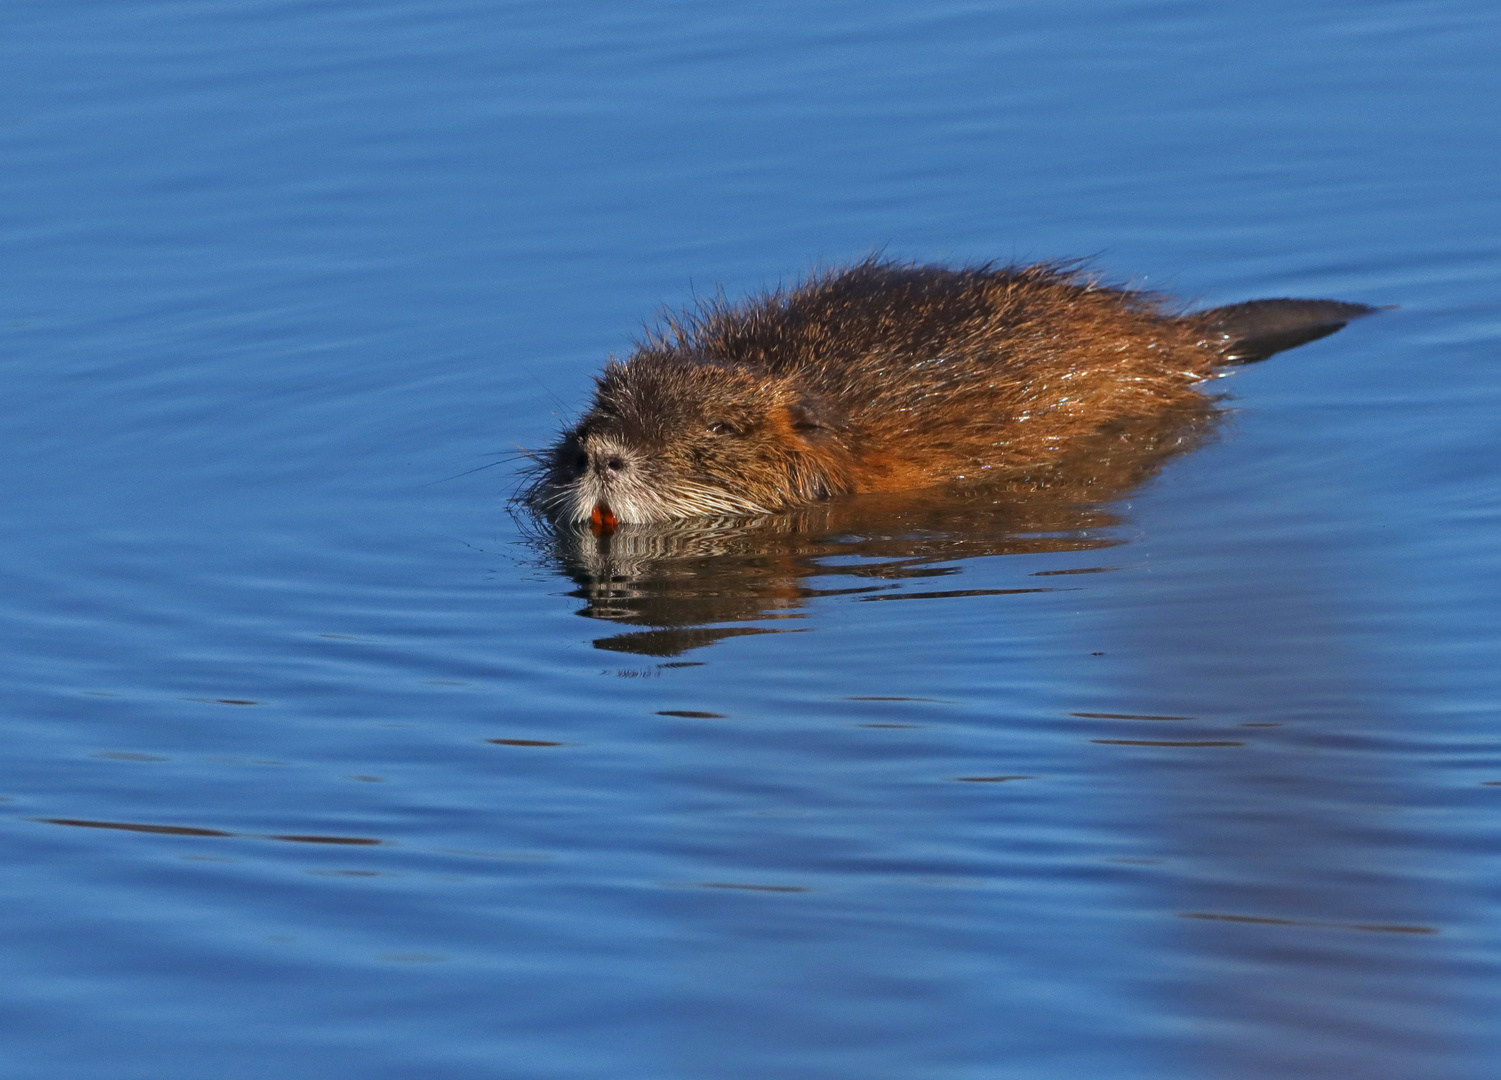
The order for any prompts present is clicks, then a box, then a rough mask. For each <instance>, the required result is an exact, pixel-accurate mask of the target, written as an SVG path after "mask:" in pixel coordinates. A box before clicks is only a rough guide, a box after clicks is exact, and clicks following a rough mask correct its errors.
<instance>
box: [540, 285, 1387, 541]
mask: <svg viewBox="0 0 1501 1080" xmlns="http://www.w3.org/2000/svg"><path fill="white" fill-rule="evenodd" d="M1310 308H1311V309H1316V310H1317V311H1318V312H1320V313H1322V314H1323V316H1324V318H1323V319H1322V321H1316V320H1310V319H1309V318H1308V317H1306V316H1304V315H1302V314H1300V313H1302V312H1304V310H1305V309H1310ZM1367 310H1370V309H1365V308H1361V307H1359V306H1358V305H1340V304H1337V303H1335V302H1332V301H1257V302H1254V303H1252V304H1247V305H1237V306H1236V307H1235V308H1223V309H1218V310H1217V311H1214V312H1205V313H1201V314H1199V315H1187V316H1183V315H1178V314H1176V313H1173V312H1171V311H1169V310H1167V309H1166V308H1165V306H1164V304H1163V302H1162V301H1161V300H1160V299H1159V298H1157V297H1155V296H1153V295H1150V294H1146V293H1142V292H1135V291H1131V290H1128V289H1118V288H1106V287H1103V286H1100V285H1098V284H1097V283H1095V282H1094V281H1092V280H1090V279H1088V278H1085V277H1084V276H1083V275H1081V274H1080V273H1078V272H1076V271H1075V270H1073V269H1071V268H1068V267H1063V266H1058V265H1047V264H1045V265H1039V266H1030V267H1025V268H1015V267H1006V268H994V267H989V266H982V267H975V268H970V269H959V270H952V269H945V268H940V267H922V266H912V265H907V264H901V263H893V262H885V261H879V260H870V261H867V262H864V263H861V264H859V265H856V266H854V267H850V268H848V269H844V270H839V271H834V272H829V273H825V274H821V275H818V276H815V277H814V278H812V279H811V280H809V281H807V282H805V283H804V284H801V285H799V286H797V287H795V288H792V289H787V290H779V291H777V292H773V293H771V294H769V295H766V296H763V297H761V298H758V299H755V300H752V301H749V302H747V303H744V304H730V303H727V302H724V301H720V302H717V303H714V304H711V305H708V306H707V307H705V308H703V309H701V310H699V311H697V312H695V313H692V314H689V315H684V316H678V317H672V318H669V319H668V320H667V321H666V323H665V325H664V326H663V327H661V328H660V329H658V330H655V331H653V332H652V333H651V334H650V336H649V337H648V338H647V339H646V340H645V341H644V342H643V343H642V344H641V345H640V346H639V347H638V348H637V350H636V352H635V353H634V354H633V355H632V356H631V357H630V358H629V359H628V360H627V361H625V362H624V363H620V362H614V361H612V362H611V363H610V364H609V365H608V366H607V367H606V368H605V370H604V372H603V374H602V375H601V376H600V377H599V378H598V380H597V388H596V392H595V397H594V401H593V403H592V405H591V407H590V408H589V410H588V411H587V412H586V413H585V414H584V416H583V417H582V418H581V419H580V421H579V422H578V424H577V425H576V426H575V427H574V428H573V429H572V430H570V431H568V432H566V433H565V434H564V436H563V438H562V440H561V441H560V442H559V443H558V444H557V445H556V446H555V447H554V448H553V449H552V450H551V451H550V452H549V454H548V455H547V458H546V460H545V462H544V463H543V465H542V468H541V470H540V471H539V475H538V477H537V478H536V480H535V481H534V483H533V485H532V487H531V488H530V490H529V492H528V499H529V501H530V502H531V503H532V505H533V506H535V507H537V508H538V509H540V510H542V511H543V512H544V513H547V514H549V515H551V516H553V517H555V518H557V519H560V520H567V521H583V520H587V519H589V518H590V516H591V514H593V515H594V517H595V520H596V521H598V520H600V515H601V513H602V514H603V516H604V519H605V520H606V521H612V519H614V518H618V519H619V520H620V521H622V522H651V521H663V520H668V519H672V518H680V517H688V516H694V515H705V514H707V515H734V514H755V513H763V512H772V511H778V510H782V509H785V508H789V507H794V506H800V505H807V504H810V503H813V502H817V501H819V500H822V499H826V498H829V497H830V496H834V495H843V494H854V493H861V492H895V491H909V490H913V489H918V488H924V487H929V486H932V485H935V484H940V483H944V482H948V481H956V480H958V481H978V480H987V481H989V480H995V481H1000V482H1015V481H1018V480H1024V479H1026V478H1027V477H1029V476H1032V475H1034V474H1039V473H1045V472H1047V471H1048V470H1050V469H1055V468H1056V467H1057V466H1059V464H1060V463H1062V462H1063V461H1065V460H1066V459H1067V458H1068V457H1069V455H1070V454H1071V453H1076V452H1077V450H1078V449H1079V448H1080V447H1081V446H1084V445H1086V444H1088V443H1091V442H1093V441H1096V440H1094V439H1092V438H1091V437H1092V436H1096V435H1097V434H1099V433H1101V432H1102V430H1106V429H1108V427H1109V426H1110V425H1112V424H1116V425H1119V424H1122V423H1128V422H1129V421H1131V420H1132V418H1139V417H1149V416H1153V415H1158V414H1163V413H1168V412H1171V411H1174V410H1179V409H1187V410H1190V411H1194V410H1198V409H1202V408H1203V407H1204V405H1205V403H1206V398H1205V396H1204V395H1203V394H1202V393H1201V392H1200V391H1199V390H1197V389H1196V386H1197V385H1198V384H1199V383H1201V382H1202V381H1203V380H1205V379H1207V378H1209V377H1211V376H1212V375H1213V374H1214V370H1215V368H1216V366H1218V365H1222V364H1225V363H1229V362H1233V361H1236V360H1241V359H1247V358H1254V357H1253V356H1252V355H1251V353H1250V352H1247V351H1244V350H1242V351H1239V352H1238V351H1237V346H1239V345H1242V344H1243V343H1244V340H1245V335H1244V334H1242V333H1240V331H1241V330H1242V329H1244V326H1243V324H1247V325H1249V324H1250V323H1257V324H1258V325H1259V324H1263V323H1266V322H1267V318H1268V317H1267V314H1266V312H1268V311H1272V312H1273V313H1275V314H1277V315H1278V316H1279V317H1280V318H1281V320H1282V321H1280V322H1278V323H1277V324H1276V329H1277V330H1278V331H1279V332H1280V333H1282V334H1283V337H1282V338H1279V339H1278V341H1280V342H1281V343H1280V344H1277V345H1274V346H1271V347H1270V349H1269V350H1267V351H1275V349H1277V348H1286V347H1289V344H1297V343H1298V342H1299V341H1301V340H1310V339H1311V338H1312V337H1316V336H1321V335H1322V334H1323V333H1330V332H1332V330H1333V329H1337V328H1338V326H1341V325H1343V321H1344V320H1348V319H1349V318H1352V317H1355V316H1356V315H1358V314H1364V313H1365V312H1366V311H1367ZM1289 311H1291V312H1292V317H1293V322H1294V323H1295V324H1296V325H1294V327H1293V330H1294V332H1295V333H1296V332H1300V331H1307V327H1308V326H1314V329H1313V330H1311V331H1307V332H1303V333H1302V336H1301V337H1300V338H1297V339H1296V340H1293V339H1292V338H1290V337H1288V335H1287V333H1286V324H1287V321H1288V318H1289V316H1288V312H1289ZM1330 311H1333V312H1334V314H1335V316H1340V321H1332V320H1333V317H1332V316H1330V315H1329V312H1330ZM1247 313H1249V314H1247ZM1315 323H1316V325H1315ZM612 523H613V522H612Z"/></svg>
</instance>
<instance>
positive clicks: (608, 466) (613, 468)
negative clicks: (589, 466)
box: [594, 454, 626, 477]
mask: <svg viewBox="0 0 1501 1080" xmlns="http://www.w3.org/2000/svg"><path fill="white" fill-rule="evenodd" d="M594 467H595V469H596V470H597V471H598V472H599V474H600V475H601V476H606V477H609V476H619V475H620V474H621V473H623V472H625V470H626V461H625V458H623V457H621V456H620V455H619V454H609V455H605V456H602V457H600V458H598V459H596V461H595V464H594Z"/></svg>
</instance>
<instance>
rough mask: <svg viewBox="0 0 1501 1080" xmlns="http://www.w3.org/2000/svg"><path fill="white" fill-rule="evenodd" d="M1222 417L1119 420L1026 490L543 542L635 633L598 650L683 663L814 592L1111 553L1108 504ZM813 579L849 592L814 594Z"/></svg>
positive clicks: (592, 598) (886, 592) (591, 613)
mask: <svg viewBox="0 0 1501 1080" xmlns="http://www.w3.org/2000/svg"><path fill="white" fill-rule="evenodd" d="M1218 419H1219V413H1218V411H1217V410H1216V408H1215V406H1214V404H1213V402H1211V401H1210V400H1209V399H1207V398H1206V399H1204V400H1203V402H1202V405H1201V406H1199V407H1194V408H1188V409H1182V410H1178V411H1174V412H1170V413H1165V414H1161V415H1158V416H1155V417H1150V418H1145V419H1137V420H1133V421H1129V422H1123V423H1120V424H1116V425H1112V426H1110V427H1109V428H1108V429H1105V430H1102V431H1101V432H1100V433H1099V434H1098V436H1097V437H1095V438H1094V439H1092V440H1090V441H1088V442H1087V443H1083V444H1080V445H1079V446H1078V447H1076V448H1075V451H1074V452H1073V453H1072V454H1071V455H1070V456H1069V457H1068V458H1067V459H1066V460H1064V461H1063V462H1062V463H1061V464H1059V465H1058V466H1056V467H1054V468H1053V469H1051V470H1049V471H1048V472H1046V473H1041V474H1039V475H1036V476H1033V477H1030V478H1028V480H1026V481H1024V482H1012V483H1008V484H992V485H987V484H984V483H983V482H981V483H958V484H954V485H951V486H949V487H946V488H941V489H932V490H927V491H921V492H913V493H905V494H901V495H879V496H877V495H865V496H858V497H851V498H844V499H836V500H832V501H830V502H827V503H822V504H819V505H817V506H812V507H807V508H803V509H800V510H797V511H792V512H788V513H784V514H777V515H770V516H766V517H760V518H754V519H744V518H739V519H723V520H719V519H715V520H707V519H694V520H689V521H682V522H672V523H668V524H663V525H623V526H621V527H620V528H619V530H618V531H616V532H615V533H614V534H613V535H608V536H595V535H594V533H593V532H591V531H590V529H589V527H588V526H587V525H571V526H562V527H559V528H556V529H545V530H543V531H541V532H540V533H539V534H538V536H537V541H536V542H537V544H538V546H539V547H541V548H542V550H543V551H544V552H545V553H546V558H547V559H548V561H550V562H551V563H552V564H553V565H555V566H557V567H558V568H559V569H561V570H562V572H563V573H565V574H566V575H567V576H568V577H570V578H571V579H572V580H573V581H574V582H576V583H577V585H578V589H577V590H576V591H575V592H573V593H572V594H571V595H572V596H575V597H577V598H578V599H580V600H582V601H584V605H583V607H582V608H580V610H579V612H578V613H579V614H580V615H583V616H584V617H586V618H590V619H600V620H602V621H606V622H611V623H615V624H618V625H621V626H622V627H632V628H635V629H630V630H622V631H621V632H619V633H614V634H609V635H606V636H603V637H600V638H597V639H596V640H595V641H594V646H595V648H598V649H604V650H607V651H611V652H627V653H637V654H641V655H645V656H680V655H682V654H683V653H686V652H689V651H691V650H693V649H698V648H702V647H704V646H706V645H712V644H714V643H715V642H717V641H722V640H724V639H726V638H730V637H739V636H744V635H748V634H773V633H795V632H797V631H798V627H796V626H795V625H788V623H790V622H791V621H792V620H796V619H797V618H798V617H799V614H798V613H799V612H800V610H801V609H802V608H803V607H804V605H805V604H806V603H807V601H808V600H810V599H813V598H815V597H820V596H840V595H860V594H865V599H868V600H872V601H875V600H896V599H908V600H915V599H927V598H936V597H952V596H961V595H973V593H974V590H959V591H953V590H948V591H945V590H933V589H929V590H923V591H921V592H895V591H893V590H895V589H896V588H897V583H898V582H901V581H907V580H911V579H914V578H935V579H936V578H942V577H945V576H948V575H951V574H955V573H957V572H958V570H957V569H956V568H955V567H952V566H946V565H940V564H944V563H951V562H953V561H954V560H957V559H967V558H973V557H976V556H982V555H1018V554H1039V553H1045V552H1062V551H1090V550H1095V549H1099V548H1106V547H1112V546H1114V545H1116V544H1118V543H1120V541H1119V539H1118V538H1116V537H1114V536H1113V535H1111V533H1110V530H1111V528H1112V527H1113V526H1115V525H1117V524H1119V522H1120V519H1119V517H1118V516H1117V515H1116V514H1115V513H1114V512H1113V511H1112V510H1111V509H1110V508H1109V506H1108V504H1109V503H1111V502H1112V501H1115V500H1118V499H1121V498H1123V497H1125V496H1126V495H1128V494H1130V493H1131V491H1133V490H1134V489H1136V488H1137V487H1139V486H1140V485H1141V484H1143V483H1145V482H1146V481H1147V480H1149V479H1151V478H1152V477H1153V476H1155V475H1156V473H1157V472H1158V471H1159V470H1160V469H1161V468H1162V467H1163V465H1165V464H1166V463H1167V462H1168V461H1169V460H1171V459H1172V458H1174V457H1176V456H1178V455H1179V454H1183V453H1186V452H1188V451H1190V450H1192V449H1194V448H1195V447H1197V446H1199V445H1201V444H1202V443H1203V442H1204V441H1205V440H1206V438H1208V437H1210V436H1211V434H1212V433H1213V431H1214V429H1215V427H1216V424H1217V421H1218ZM813 578H819V579H823V580H825V581H827V580H828V579H830V578H844V579H847V581H848V584H847V585H844V586H842V587H836V588H830V587H827V586H824V587H814V586H812V585H810V584H809V580H810V579H813ZM1067 587H1069V586H1068V583H1067V582H1064V581H1060V582H1058V583H1057V584H1052V583H1047V584H1039V586H1038V587H1037V588H1035V589H1024V590H1006V591H1007V592H1048V591H1054V590H1056V589H1063V588H1067ZM783 620H786V622H782V624H781V625H769V626H768V625H757V626H748V625H746V624H747V623H761V624H764V623H767V622H771V623H773V624H776V623H778V622H781V621H783Z"/></svg>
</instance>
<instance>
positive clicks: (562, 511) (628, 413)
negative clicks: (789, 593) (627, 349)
mask: <svg viewBox="0 0 1501 1080" xmlns="http://www.w3.org/2000/svg"><path fill="white" fill-rule="evenodd" d="M596 383H597V386H596V390H595V394H594V401H593V403H592V404H591V406H590V407H589V410H588V411H587V412H586V413H585V414H584V415H583V417H582V418H581V419H580V420H579V422H578V423H577V424H576V425H574V427H573V428H572V430H570V431H568V432H566V433H564V435H563V438H562V439H561V441H559V442H558V444H557V445H556V446H554V447H553V448H552V450H551V451H550V452H549V453H548V455H547V457H546V458H545V460H544V462H543V465H542V469H541V474H540V475H539V476H538V478H537V480H536V482H535V483H534V484H533V486H532V488H531V490H530V491H529V492H528V494H527V499H528V501H529V502H530V503H531V504H532V505H533V506H534V507H536V508H537V509H538V510H540V511H542V512H543V513H545V514H547V515H549V516H550V517H552V518H554V519H556V520H559V521H588V520H590V518H591V515H592V516H594V518H595V520H596V521H597V520H599V519H600V516H601V515H602V516H603V517H604V518H605V519H608V518H610V517H613V518H614V519H615V520H617V521H620V522H653V521H666V520H669V519H672V518H683V517H695V516H699V515H738V514H757V513H767V512H770V511H774V510H778V509H781V508H783V507H786V506H792V505H797V504H801V503H807V502H811V501H814V500H816V499H820V498H825V497H827V496H828V495H831V494H834V493H835V492H837V491H839V490H843V489H844V488H845V487H846V486H847V485H846V484H845V483H844V479H843V478H844V475H845V474H846V473H847V471H848V470H847V468H845V467H844V466H845V465H847V462H848V458H849V455H848V451H847V450H846V449H845V447H844V444H843V441H842V439H841V434H842V433H841V429H840V427H839V425H838V424H837V422H835V421H833V420H832V419H831V418H830V417H829V416H828V415H827V414H826V411H824V410H821V409H820V408H819V407H817V405H816V404H815V403H814V402H812V401H811V400H809V399H808V398H807V397H806V396H805V395H803V394H801V393H799V392H798V390H797V388H796V387H795V386H794V385H793V384H792V383H791V381H790V380H787V379H784V378H778V377H776V376H769V375H765V374H760V373H756V372H752V371H749V370H747V369H745V368H741V367H736V366H733V365H719V364H713V363H707V362H702V361H694V360H690V359H686V358H683V357H680V356H668V357H663V356H653V355H642V356H637V357H636V358H634V359H632V360H630V361H629V362H627V363H624V364H620V363H611V364H610V365H609V366H608V367H606V368H605V370H604V373H603V374H601V375H600V376H599V378H598V379H597V380H596Z"/></svg>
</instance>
